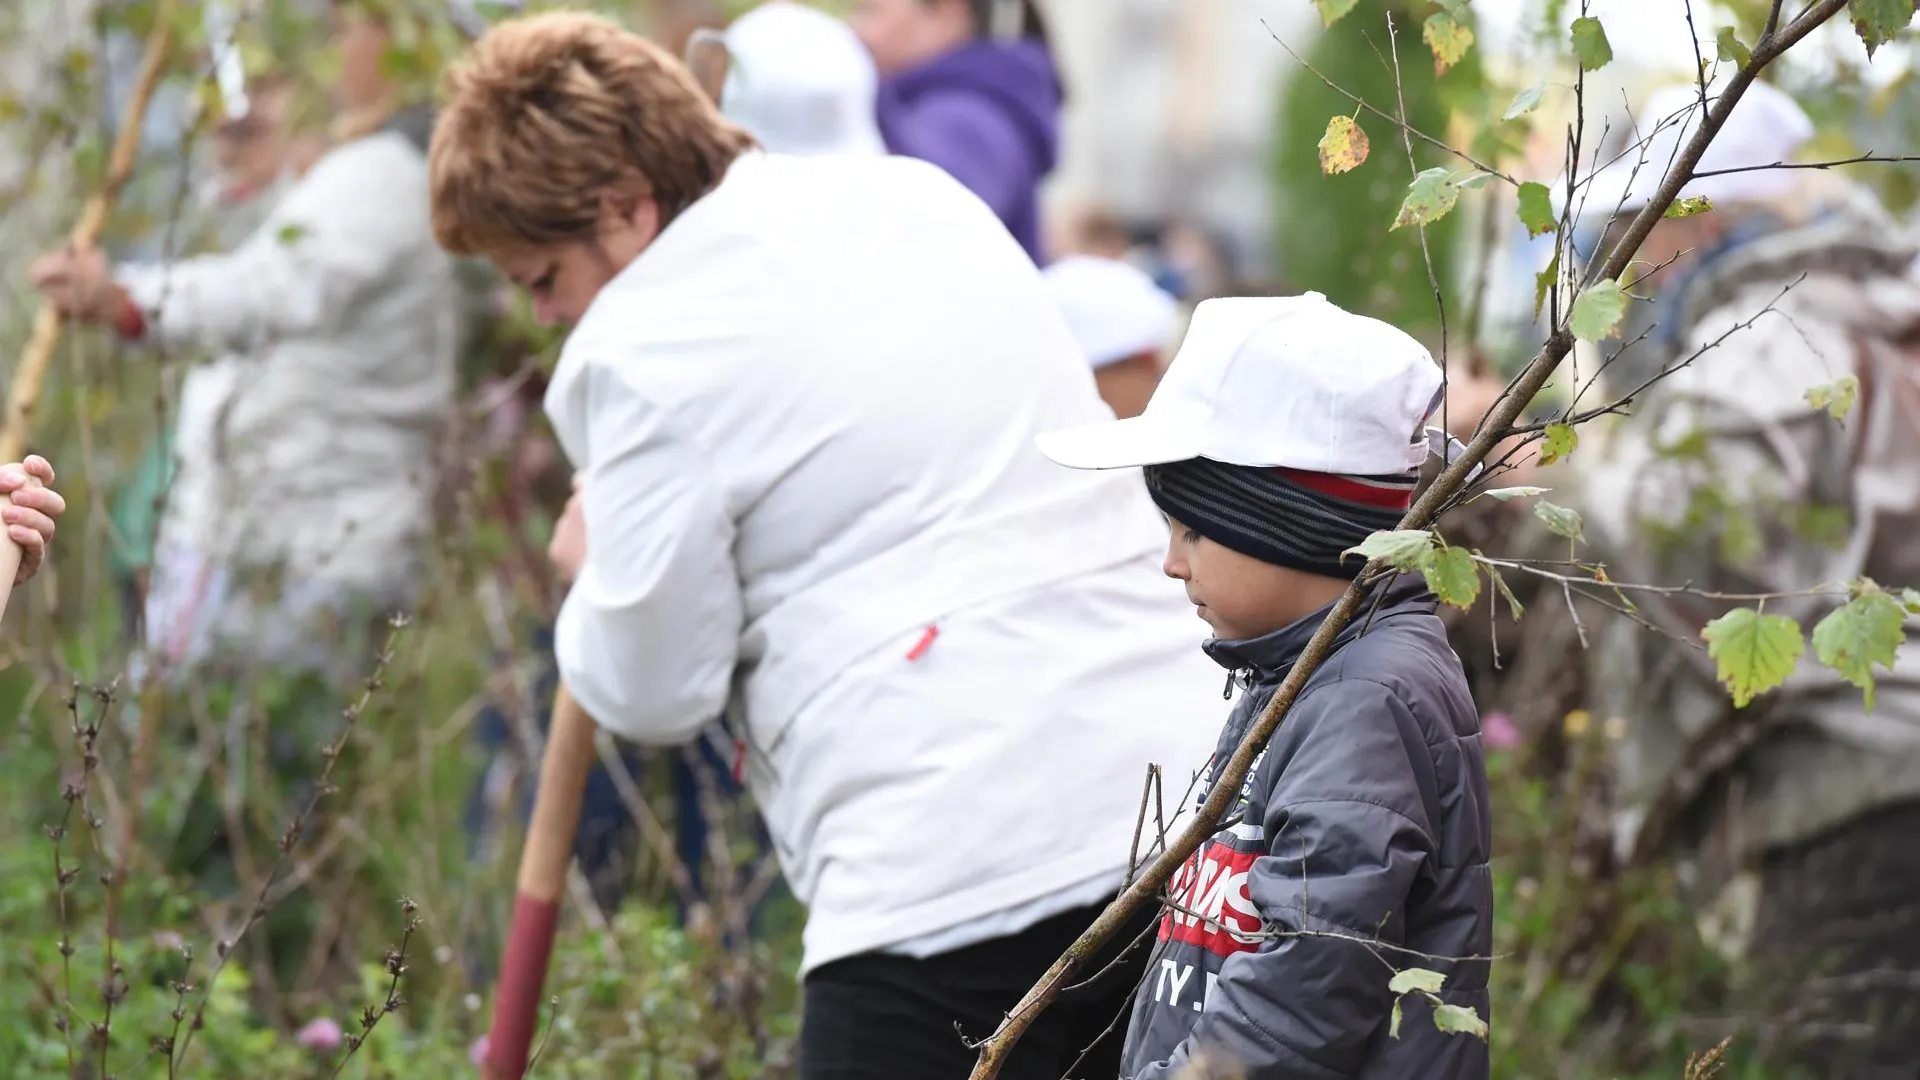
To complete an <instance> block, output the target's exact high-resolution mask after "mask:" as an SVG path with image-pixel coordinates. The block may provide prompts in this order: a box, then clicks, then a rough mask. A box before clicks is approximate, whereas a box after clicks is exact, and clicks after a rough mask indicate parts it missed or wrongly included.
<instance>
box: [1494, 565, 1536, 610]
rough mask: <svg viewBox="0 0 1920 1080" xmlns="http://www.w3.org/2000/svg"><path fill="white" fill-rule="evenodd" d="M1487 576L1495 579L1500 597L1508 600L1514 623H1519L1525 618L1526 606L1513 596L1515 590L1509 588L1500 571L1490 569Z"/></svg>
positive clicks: (1495, 585)
mask: <svg viewBox="0 0 1920 1080" xmlns="http://www.w3.org/2000/svg"><path fill="white" fill-rule="evenodd" d="M1487 576H1488V577H1491V578H1492V579H1493V584H1494V587H1495V588H1497V589H1499V590H1500V595H1501V596H1504V597H1506V598H1507V607H1508V608H1509V609H1510V610H1511V611H1512V612H1513V621H1514V622H1519V621H1520V620H1521V619H1523V618H1525V617H1526V614H1527V607H1526V605H1525V604H1522V603H1521V602H1520V598H1519V597H1517V596H1515V595H1513V590H1512V589H1510V588H1508V587H1507V579H1506V578H1504V577H1502V576H1500V571H1498V570H1493V569H1489V570H1488V571H1487Z"/></svg>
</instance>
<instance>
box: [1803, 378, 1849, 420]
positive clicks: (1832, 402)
mask: <svg viewBox="0 0 1920 1080" xmlns="http://www.w3.org/2000/svg"><path fill="white" fill-rule="evenodd" d="M1859 397H1860V377H1859V376H1857V375H1842V376H1840V377H1839V378H1838V379H1835V380H1834V381H1832V382H1830V383H1824V384H1822V385H1820V386H1816V387H1814V388H1813V389H1811V390H1808V391H1807V394H1806V398H1807V404H1808V405H1809V406H1811V407H1813V408H1815V409H1825V410H1827V415H1829V416H1831V417H1833V418H1834V419H1835V420H1845V419H1846V418H1847V414H1848V413H1850V412H1852V411H1853V403H1854V401H1855V400H1857V399H1858V398H1859Z"/></svg>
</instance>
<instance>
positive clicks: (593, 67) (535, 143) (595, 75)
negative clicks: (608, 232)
mask: <svg viewBox="0 0 1920 1080" xmlns="http://www.w3.org/2000/svg"><path fill="white" fill-rule="evenodd" d="M752 145H753V137H752V136H751V135H748V134H747V133H746V132H745V131H743V130H741V129H740V128H738V127H735V126H734V125H733V124H731V123H729V122H727V121H726V120H725V119H724V118H722V117H721V115H720V112H719V110H718V109H717V108H715V106H714V104H713V102H711V101H709V100H707V98H706V97H705V95H703V94H702V93H701V91H700V88H699V86H698V84H696V83H695V82H694V80H693V76H692V75H690V74H689V73H688V72H687V69H686V68H685V67H684V66H682V65H681V63H680V62H679V61H678V60H675V59H674V58H673V57H672V56H671V55H669V54H668V53H666V52H665V51H663V50H661V49H660V48H659V47H658V46H656V45H654V44H652V43H651V42H648V41H647V40H645V39H644V38H641V37H638V36H636V35H634V34H630V33H628V32H626V31H625V30H622V29H621V28H620V27H618V26H616V25H615V24H614V23H612V22H610V21H608V20H606V19H603V18H600V17H599V16H595V15H587V14H582V13H578V12H554V13H550V14H544V15H531V16H528V17H525V18H520V19H512V20H508V21H506V22H503V23H501V24H500V25H498V26H496V27H494V28H493V29H491V30H489V31H487V33H486V34H485V35H483V36H482V37H481V38H480V40H479V41H477V42H475V43H474V46H473V51H472V53H471V54H470V55H469V56H468V57H467V58H466V59H465V60H463V61H462V62H460V63H459V64H456V65H455V66H454V67H453V68H451V69H450V70H449V71H448V73H447V100H446V104H445V106H444V107H443V109H442V112H441V114H440V119H439V122H438V124H437V125H436V126H435V128H434V132H433V145H432V148H431V150H430V152H429V157H430V161H431V169H432V194H433V231H434V235H435V236H437V237H438V238H439V240H440V243H441V245H442V246H443V247H445V248H447V250H449V251H452V252H456V253H459V254H474V253H482V252H489V253H491V252H499V251H505V250H513V249H516V248H524V247H533V246H544V245H548V244H556V243H566V242H569V241H575V240H582V239H587V238H590V237H592V236H593V235H594V232H595V227H596V223H597V221H598V218H599V212H600V197H601V194H602V192H605V191H609V190H612V191H616V192H619V193H621V194H624V195H629V196H639V197H645V196H651V197H653V198H654V199H655V200H656V201H657V202H658V203H659V205H660V216H661V223H662V225H664V224H665V223H667V222H669V221H672V220H673V219H674V217H675V216H676V215H678V214H679V213H680V211H682V210H684V209H686V208H687V207H688V206H689V205H690V204H692V203H693V201H694V200H696V199H698V198H700V197H701V196H702V195H705V194H706V193H707V192H709V191H711V190H713V188H714V186H715V185H717V184H718V183H719V182H720V179H721V177H722V176H724V175H725V174H726V171H727V167H728V166H729V165H731V164H732V163H733V161H734V159H735V158H737V157H739V156H740V154H741V152H742V151H744V150H746V149H747V148H748V147H750V146H752Z"/></svg>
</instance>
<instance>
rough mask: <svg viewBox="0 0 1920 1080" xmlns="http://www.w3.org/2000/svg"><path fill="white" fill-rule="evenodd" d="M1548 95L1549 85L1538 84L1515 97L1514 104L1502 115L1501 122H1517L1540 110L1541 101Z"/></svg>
mask: <svg viewBox="0 0 1920 1080" xmlns="http://www.w3.org/2000/svg"><path fill="white" fill-rule="evenodd" d="M1546 94H1547V84H1546V83H1543V82H1537V83H1534V84H1533V85H1532V86H1529V87H1527V88H1526V89H1525V90H1522V91H1520V92H1519V93H1517V94H1515V95H1513V104H1511V105H1509V106H1507V111H1506V112H1505V113H1502V114H1501V116H1500V119H1501V121H1502V122H1505V121H1508V120H1517V119H1519V118H1520V117H1522V116H1525V115H1527V114H1528V113H1530V112H1532V111H1533V110H1535V109H1537V108H1539V107H1540V99H1541V98H1543V97H1545V96H1546Z"/></svg>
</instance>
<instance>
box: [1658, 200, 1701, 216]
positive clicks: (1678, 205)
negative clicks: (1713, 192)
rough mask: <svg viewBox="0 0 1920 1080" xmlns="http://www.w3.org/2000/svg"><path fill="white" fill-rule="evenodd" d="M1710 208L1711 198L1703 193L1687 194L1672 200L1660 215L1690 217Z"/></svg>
mask: <svg viewBox="0 0 1920 1080" xmlns="http://www.w3.org/2000/svg"><path fill="white" fill-rule="evenodd" d="M1711 209H1713V200H1712V199H1709V198H1707V197H1706V196H1705V195H1689V196H1687V197H1686V198H1684V199H1675V200H1673V202H1672V204H1670V205H1669V206H1668V207H1667V212H1666V213H1664V214H1661V215H1660V216H1661V217H1663V218H1683V217H1692V216H1693V215H1695V214H1704V213H1706V212H1707V211H1709V210H1711Z"/></svg>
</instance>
